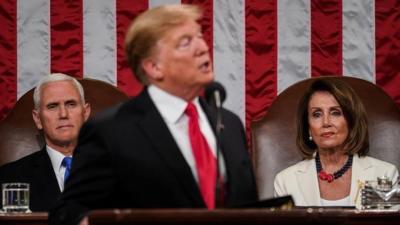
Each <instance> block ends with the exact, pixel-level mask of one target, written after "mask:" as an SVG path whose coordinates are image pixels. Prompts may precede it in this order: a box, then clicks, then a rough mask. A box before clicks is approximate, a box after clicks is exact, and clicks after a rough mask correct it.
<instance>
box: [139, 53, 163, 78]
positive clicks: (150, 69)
mask: <svg viewBox="0 0 400 225" xmlns="http://www.w3.org/2000/svg"><path fill="white" fill-rule="evenodd" d="M141 66H142V68H143V70H144V72H145V73H146V74H147V76H149V79H152V80H160V79H162V78H163V77H164V75H163V73H162V71H161V69H160V66H159V64H158V62H157V60H155V59H153V58H151V57H149V58H146V59H143V60H142V62H141Z"/></svg>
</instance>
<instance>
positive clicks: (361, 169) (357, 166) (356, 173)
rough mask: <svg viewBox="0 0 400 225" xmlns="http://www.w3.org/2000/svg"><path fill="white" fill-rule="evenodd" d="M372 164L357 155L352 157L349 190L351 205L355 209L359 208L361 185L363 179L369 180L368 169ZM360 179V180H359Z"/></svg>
mask: <svg viewBox="0 0 400 225" xmlns="http://www.w3.org/2000/svg"><path fill="white" fill-rule="evenodd" d="M371 166H372V164H371V163H370V162H369V160H368V159H367V158H360V157H358V155H357V154H356V155H354V157H353V165H352V167H351V189H350V200H351V204H352V205H355V206H356V207H359V206H361V185H360V183H361V182H362V183H364V182H365V179H367V180H369V179H370V177H369V176H368V175H369V174H370V173H368V168H370V167H371ZM361 179H362V180H361Z"/></svg>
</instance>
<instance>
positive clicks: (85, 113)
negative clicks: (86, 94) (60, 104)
mask: <svg viewBox="0 0 400 225" xmlns="http://www.w3.org/2000/svg"><path fill="white" fill-rule="evenodd" d="M83 107H84V110H85V112H84V117H85V121H86V120H87V119H88V118H89V116H90V113H91V111H92V108H91V107H90V104H89V103H87V102H86V103H85V105H84V106H83Z"/></svg>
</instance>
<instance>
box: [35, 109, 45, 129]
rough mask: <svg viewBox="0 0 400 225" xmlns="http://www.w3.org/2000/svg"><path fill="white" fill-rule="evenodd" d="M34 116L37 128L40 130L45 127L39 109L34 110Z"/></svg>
mask: <svg viewBox="0 0 400 225" xmlns="http://www.w3.org/2000/svg"><path fill="white" fill-rule="evenodd" d="M32 118H33V121H34V122H35V125H36V127H37V129H39V130H41V129H43V125H42V121H41V120H40V116H39V111H38V110H36V109H33V110H32Z"/></svg>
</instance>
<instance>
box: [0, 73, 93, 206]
mask: <svg viewBox="0 0 400 225" xmlns="http://www.w3.org/2000/svg"><path fill="white" fill-rule="evenodd" d="M33 99H34V109H33V110H32V116H33V120H34V122H35V124H36V127H37V128H38V129H39V130H42V131H43V135H44V139H45V143H46V145H45V146H44V147H43V149H42V150H41V151H38V152H35V153H33V154H30V155H28V156H26V157H24V158H22V159H19V160H17V161H15V162H11V163H8V164H6V165H4V166H2V167H1V168H0V182H1V183H10V182H24V183H29V184H30V209H31V210H32V211H48V210H49V209H50V208H51V207H52V206H54V203H55V202H56V200H57V198H58V197H59V196H60V194H61V192H62V191H63V189H64V180H65V179H66V178H67V176H68V174H69V168H70V162H71V156H72V152H73V151H74V149H75V147H76V145H77V143H78V134H79V130H80V128H81V126H82V124H83V123H84V122H85V121H86V119H87V118H88V117H89V114H90V106H89V104H88V103H85V98H84V92H83V88H82V86H81V84H80V83H79V82H78V81H77V80H76V79H74V78H72V77H70V76H67V75H64V74H51V75H48V76H46V77H44V78H43V79H42V80H41V81H40V83H39V85H38V86H37V87H36V88H35V90H34V94H33Z"/></svg>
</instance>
